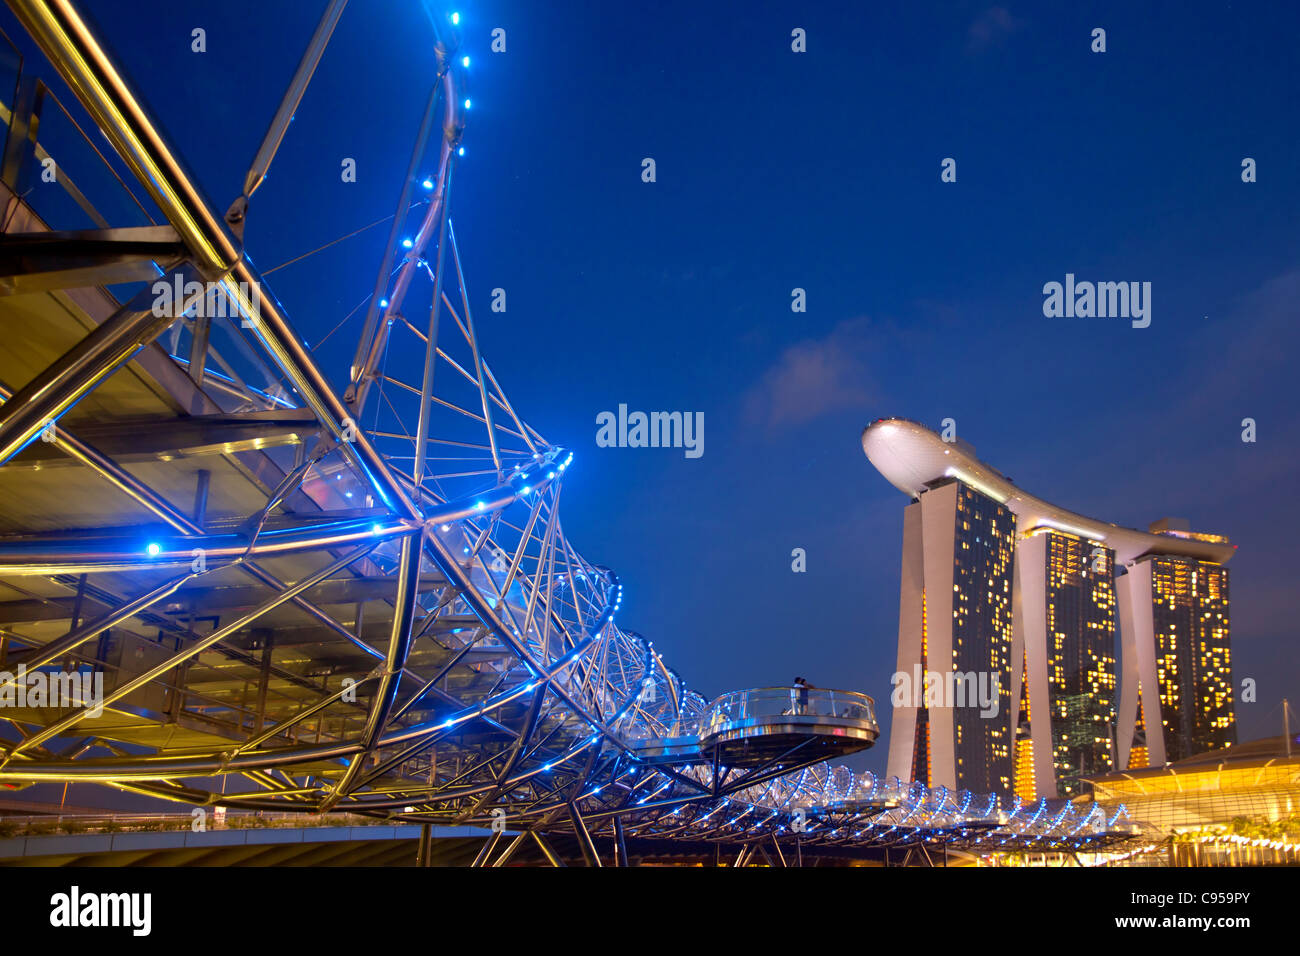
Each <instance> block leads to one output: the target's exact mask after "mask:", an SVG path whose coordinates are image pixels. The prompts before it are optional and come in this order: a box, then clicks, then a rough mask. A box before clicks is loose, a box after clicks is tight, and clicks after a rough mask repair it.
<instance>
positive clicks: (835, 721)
mask: <svg viewBox="0 0 1300 956" xmlns="http://www.w3.org/2000/svg"><path fill="white" fill-rule="evenodd" d="M879 734H880V727H879V725H878V724H877V723H876V708H875V703H874V702H873V701H872V699H871V698H870V697H868V696H867V695H866V694H859V693H857V692H854V691H843V690H821V689H818V688H809V689H808V690H806V691H800V690H799V689H797V688H792V687H759V688H754V689H751V690H738V691H732V692H731V693H728V694H723V695H722V696H721V697H719V698H717V699H716V700H714V701H713V702H712V703H711V704H709V706H708V708H707V709H706V710H705V712H704V713H703V714H702V715H701V716H700V717H699V718H697V719H694V720H690V721H678V722H677V723H676V724H675V725H674V727H673V734H672V735H671V736H668V737H656V738H648V739H646V740H642V741H638V742H635V743H633V744H632V747H633V750H634V751H635V753H636V754H637V756H639V757H640V758H641V759H642V760H643V761H645V762H647V763H656V764H664V763H685V764H691V763H714V762H716V763H717V764H718V765H720V766H724V767H739V768H751V767H761V766H767V765H771V766H773V767H779V766H781V765H782V764H783V763H784V762H786V761H787V760H789V761H791V762H794V761H798V762H799V763H805V762H807V760H808V759H809V758H810V756H814V755H815V756H816V758H817V759H819V760H826V759H831V758H834V757H842V756H844V755H846V754H851V753H855V752H856V751H859V750H865V749H867V748H868V747H870V746H871V745H872V744H874V743H875V742H876V737H877V736H879Z"/></svg>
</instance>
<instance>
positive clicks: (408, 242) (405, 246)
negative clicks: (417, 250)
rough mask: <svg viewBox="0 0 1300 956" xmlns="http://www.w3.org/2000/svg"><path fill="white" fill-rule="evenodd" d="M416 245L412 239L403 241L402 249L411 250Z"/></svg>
mask: <svg viewBox="0 0 1300 956" xmlns="http://www.w3.org/2000/svg"><path fill="white" fill-rule="evenodd" d="M414 245H415V243H413V242H412V241H411V240H410V239H403V240H402V248H403V249H410V248H411V247H412V246H414Z"/></svg>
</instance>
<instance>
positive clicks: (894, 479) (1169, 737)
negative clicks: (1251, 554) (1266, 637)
mask: <svg viewBox="0 0 1300 956" xmlns="http://www.w3.org/2000/svg"><path fill="white" fill-rule="evenodd" d="M862 447H863V451H864V452H865V453H866V455H867V457H868V459H869V460H870V461H871V462H872V464H873V465H875V467H876V468H877V469H878V470H879V471H880V472H881V474H882V475H884V477H885V478H886V479H888V480H889V481H890V483H891V484H893V485H894V486H895V487H896V488H898V489H899V490H900V491H903V492H904V493H905V494H907V495H908V497H909V498H911V503H910V504H908V505H907V506H906V507H905V508H904V512H903V558H902V577H901V585H900V591H899V626H898V666H897V671H898V673H899V674H907V675H911V674H915V673H921V674H925V673H934V674H938V675H943V677H944V678H945V679H948V680H951V682H952V683H953V684H960V683H961V681H962V680H963V679H965V680H966V681H968V682H973V681H975V680H976V679H979V680H988V681H989V683H991V684H992V685H993V686H994V687H996V688H997V689H998V697H997V703H998V706H997V707H996V708H991V707H983V708H981V706H980V705H979V703H978V702H974V701H971V700H961V699H956V700H954V699H953V698H952V696H951V695H947V696H945V695H940V694H934V695H930V694H926V695H924V696H921V697H919V698H912V699H904V700H902V701H901V702H898V701H896V706H895V708H894V713H893V722H892V727H891V731H890V742H889V757H888V769H887V773H888V774H889V775H891V776H898V777H899V778H901V779H911V780H919V781H922V782H924V783H926V784H927V785H929V786H932V787H933V786H940V785H942V786H947V787H950V788H956V789H964V790H972V791H977V792H1003V793H1012V792H1014V793H1016V794H1018V795H1020V796H1021V797H1023V798H1024V799H1026V800H1034V799H1039V798H1042V797H1049V798H1056V797H1072V796H1075V795H1076V794H1078V793H1079V792H1080V791H1081V789H1082V788H1083V787H1084V786H1085V784H1084V781H1083V778H1085V777H1092V776H1096V775H1098V774H1102V773H1107V772H1110V771H1113V770H1116V769H1127V768H1139V767H1145V766H1159V765H1162V764H1164V763H1166V762H1168V761H1171V760H1174V759H1181V758H1183V757H1185V756H1188V755H1190V754H1193V753H1200V752H1202V751H1206V750H1213V749H1221V748H1224V747H1228V746H1231V745H1232V744H1233V743H1234V742H1235V739H1236V737H1235V720H1234V711H1233V683H1232V664H1231V648H1230V624H1229V607H1228V570H1227V568H1225V567H1224V566H1223V565H1224V564H1225V563H1226V562H1227V561H1228V560H1229V559H1230V558H1231V557H1232V554H1233V551H1234V546H1233V545H1232V544H1230V543H1229V542H1228V541H1227V539H1226V538H1223V537H1221V536H1217V535H1207V534H1195V533H1193V532H1191V531H1190V530H1188V529H1187V527H1186V524H1185V523H1183V522H1179V521H1177V520H1176V519H1165V520H1164V521H1162V522H1157V523H1156V524H1154V525H1152V526H1151V528H1150V529H1149V530H1148V531H1145V532H1143V531H1137V530H1134V529H1130V528H1120V527H1118V526H1116V525H1113V524H1109V523H1106V522H1101V521H1097V520H1095V519H1092V518H1087V517H1085V516H1083V515H1079V514H1076V513H1074V512H1070V511H1067V510H1065V509H1063V508H1060V507H1058V506H1056V505H1053V504H1050V503H1048V502H1046V501H1043V500H1042V499H1039V498H1035V497H1033V496H1032V495H1029V494H1028V493H1026V492H1025V491H1023V490H1022V489H1020V488H1019V487H1017V486H1016V485H1014V484H1012V483H1011V481H1010V480H1009V479H1007V478H1006V477H1005V476H1004V475H1002V474H1001V472H999V471H997V470H996V469H995V468H993V467H992V466H990V465H988V464H986V463H984V462H982V461H980V460H979V459H978V458H977V457H976V455H975V451H974V449H973V448H971V447H970V446H969V445H968V444H966V443H965V442H962V441H960V440H958V441H952V442H947V441H944V440H943V439H942V438H941V437H940V436H939V435H938V434H936V433H935V432H933V431H931V430H930V429H928V428H926V427H925V426H923V425H920V424H918V423H916V422H911V421H908V420H906V419H898V418H889V419H881V420H879V421H876V422H874V423H872V424H871V425H870V426H869V427H868V428H867V429H866V430H864V432H863V434H862ZM1117 625H1118V636H1119V637H1120V640H1119V641H1118V660H1117ZM949 675H952V676H951V677H949Z"/></svg>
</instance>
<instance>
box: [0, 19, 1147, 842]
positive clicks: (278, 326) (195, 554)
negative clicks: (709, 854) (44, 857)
mask: <svg viewBox="0 0 1300 956" xmlns="http://www.w3.org/2000/svg"><path fill="white" fill-rule="evenodd" d="M8 5H9V8H10V10H11V12H12V14H13V18H14V20H15V21H16V22H17V23H18V24H21V27H22V29H23V30H25V31H26V33H27V34H28V35H29V37H30V39H31V41H32V42H33V43H34V44H35V45H36V47H38V48H39V50H40V51H41V53H42V54H43V56H44V58H45V60H47V61H48V63H44V62H34V61H33V62H28V61H25V60H23V59H22V57H21V55H20V54H19V52H18V49H17V47H16V45H14V44H13V43H11V42H9V40H8V37H4V38H0V39H4V40H5V42H7V43H8V44H9V47H10V48H12V52H13V58H17V59H16V62H17V63H19V64H20V66H19V67H17V68H16V69H15V70H14V76H13V79H14V81H15V82H14V83H13V84H12V85H11V86H8V87H7V89H12V90H14V91H15V93H14V95H13V96H12V97H8V96H7V94H6V98H8V99H9V100H10V101H9V102H6V103H4V104H3V109H4V114H5V116H4V118H5V122H6V125H7V140H6V148H5V153H4V166H3V180H4V183H3V190H4V193H3V195H4V199H5V229H4V236H3V244H4V245H3V248H4V254H3V256H0V263H3V264H2V265H0V303H2V304H0V316H2V317H0V325H2V327H3V333H4V341H5V343H6V344H5V347H4V348H3V349H0V387H3V389H4V391H3V394H2V395H0V397H3V399H4V403H3V405H0V463H2V466H0V672H4V673H3V674H0V682H6V681H7V682H8V684H9V687H8V688H7V689H8V690H10V691H12V690H13V689H14V687H13V685H14V684H15V683H16V682H17V681H18V680H19V678H18V677H16V676H13V675H15V674H16V672H17V670H18V669H19V668H20V667H21V668H24V669H25V670H26V672H28V673H29V674H30V673H33V672H36V671H42V670H43V671H44V672H47V673H50V674H52V675H53V674H54V673H55V672H56V671H57V672H60V673H63V674H65V675H67V674H92V673H100V674H102V675H103V692H102V696H101V697H100V698H99V700H98V704H99V706H97V707H87V706H66V705H65V706H55V705H54V704H52V703H50V702H45V703H44V705H42V706H34V705H31V704H30V703H29V705H28V706H26V707H22V706H14V705H13V704H12V703H10V704H9V706H7V707H6V708H4V709H0V785H3V786H5V787H8V788H12V789H20V788H25V787H29V786H32V785H38V784H51V783H54V784H67V783H86V782H91V783H98V784H102V785H105V786H108V787H112V788H116V789H118V790H121V791H126V792H129V793H134V794H144V795H148V796H151V797H157V798H162V799H165V800H169V801H176V802H179V803H181V804H186V805H192V806H197V807H228V808H236V809H240V810H248V811H252V810H266V811H285V812H297V813H302V814H326V813H352V814H367V815H372V816H377V817H383V818H389V819H395V820H399V821H401V822H410V823H418V824H427V825H434V824H471V825H477V826H481V827H484V828H485V834H490V835H488V836H486V839H485V840H484V846H483V849H482V851H481V852H480V853H479V857H478V860H477V861H476V862H477V863H479V864H482V865H501V864H504V863H505V862H507V861H508V860H509V859H510V858H511V856H512V854H514V853H515V852H516V850H517V848H520V847H523V846H528V847H529V848H530V852H532V853H533V854H536V853H538V852H540V853H541V854H542V855H543V856H544V857H545V858H546V859H548V860H550V861H551V862H553V863H558V862H559V860H560V854H559V853H557V851H556V849H555V843H554V841H555V839H556V838H560V839H562V840H563V841H564V844H565V845H566V846H573V845H576V847H577V848H578V852H579V853H580V855H581V857H582V858H583V859H585V861H586V862H587V863H588V864H591V865H599V864H600V863H601V856H602V851H601V850H600V849H598V848H599V847H602V846H603V847H606V848H608V847H611V846H612V847H613V855H612V857H611V856H610V854H609V852H608V850H606V851H604V856H605V859H606V860H607V861H608V860H611V859H612V861H613V862H615V863H619V864H626V863H627V862H628V850H627V841H628V840H631V839H635V840H637V841H660V842H661V843H662V844H663V845H665V846H669V847H672V846H678V845H680V846H688V845H689V846H704V847H711V848H712V851H713V852H714V853H715V854H716V855H717V857H718V858H722V854H723V853H724V852H725V854H726V857H725V859H726V861H727V862H728V863H734V864H744V863H746V862H749V861H751V860H756V859H759V858H760V857H765V858H767V859H768V860H774V859H781V860H784V859H785V854H787V853H790V852H791V850H792V849H795V850H797V853H798V854H799V855H802V854H804V853H809V852H812V853H816V852H818V851H819V850H822V849H827V850H829V849H833V850H836V851H838V852H842V853H846V854H849V855H854V854H857V855H861V856H878V855H879V854H880V852H881V851H882V850H888V849H890V848H895V849H898V850H901V851H906V852H909V853H910V852H917V853H921V854H924V853H925V852H926V848H927V847H944V848H956V849H964V850H967V851H969V852H970V853H974V854H983V853H991V852H995V851H999V850H1003V851H1005V850H1041V851H1048V850H1051V851H1071V852H1078V851H1095V850H1098V849H1105V848H1109V847H1117V846H1123V845H1132V844H1133V843H1134V841H1137V840H1139V839H1140V838H1141V837H1142V829H1141V828H1140V827H1139V826H1137V825H1135V824H1134V823H1132V822H1131V821H1129V820H1127V819H1126V815H1125V813H1124V811H1123V808H1122V807H1121V808H1119V810H1117V811H1113V812H1106V811H1104V810H1103V809H1102V808H1101V807H1100V806H1098V805H1095V804H1093V805H1086V804H1084V805H1077V804H1074V803H1070V802H1065V801H1048V800H1040V801H1037V802H1031V803H1024V804H1022V803H1021V802H1020V801H1019V800H1018V799H1014V798H1008V797H1006V796H996V795H978V794H971V793H968V792H965V791H961V792H955V791H950V790H948V789H946V788H944V787H935V788H929V787H926V786H924V785H922V784H920V783H914V782H908V781H900V780H898V779H896V778H891V779H889V780H882V779H879V778H878V777H876V776H875V775H874V774H871V773H855V772H853V771H851V770H849V769H848V768H847V767H845V766H842V765H836V764H834V763H833V761H834V760H836V759H837V758H841V757H843V756H845V755H848V754H851V753H853V752H856V751H860V750H863V749H865V748H867V747H870V746H871V745H872V743H873V742H874V741H875V739H876V737H877V735H878V727H877V723H876V716H875V710H874V704H873V702H872V700H871V699H870V698H869V697H867V696H865V695H863V694H859V693H854V692H849V691H838V690H834V691H832V690H822V689H812V690H809V691H807V692H806V694H803V695H800V694H798V693H797V692H795V691H792V690H791V689H790V688H784V687H782V688H758V689H752V690H741V691H736V692H732V693H727V694H724V695H722V696H721V697H718V698H716V699H713V700H709V699H706V698H705V697H703V696H701V695H700V694H699V693H698V692H696V691H694V690H691V689H688V687H687V684H686V681H685V680H684V679H683V678H682V677H681V676H680V675H679V674H678V673H677V672H676V671H674V670H673V669H672V667H671V666H670V665H669V664H668V663H667V662H666V661H665V659H664V657H663V655H662V653H661V651H660V650H658V649H656V647H655V645H654V643H653V642H652V641H649V640H647V639H645V638H644V637H642V636H641V635H639V634H637V633H635V632H633V631H631V630H628V629H627V628H626V627H625V626H624V625H623V622H622V621H621V620H620V618H619V609H620V604H621V600H622V594H623V588H624V586H625V584H624V582H623V581H622V580H620V578H619V577H618V575H617V574H616V573H615V572H614V571H613V570H611V569H610V568H607V567H604V566H601V565H599V564H593V563H592V562H590V561H588V560H587V559H586V558H584V557H583V555H582V554H580V553H579V552H578V550H577V549H576V547H575V545H574V544H573V543H572V542H570V541H569V539H568V538H567V537H566V536H565V533H564V529H563V524H562V519H561V510H560V502H561V497H562V492H563V487H564V479H565V476H566V473H567V472H568V471H569V470H570V469H572V468H580V467H582V462H581V460H580V459H577V460H575V458H574V456H573V454H572V453H571V452H570V451H568V450H566V449H565V448H564V447H563V446H562V445H557V444H553V443H552V442H550V441H548V440H547V439H545V438H544V437H543V436H542V434H541V433H540V432H539V431H538V430H537V429H535V428H534V427H532V426H531V425H529V424H528V423H527V422H526V420H525V419H524V417H523V415H522V414H521V411H520V410H519V409H516V408H515V406H514V405H513V404H512V403H511V401H510V398H509V397H508V395H507V393H506V391H505V389H504V388H503V386H502V383H501V382H500V381H498V379H497V377H496V375H494V374H493V370H492V367H491V365H490V364H489V362H488V361H487V358H486V357H485V356H484V355H483V354H482V353H481V351H480V349H479V344H478V342H479V340H478V335H477V332H476V329H477V327H478V326H476V322H475V316H474V315H473V310H472V308H471V298H472V297H471V295H470V294H469V291H468V289H467V282H466V275H465V270H464V268H463V263H462V259H461V253H460V249H459V247H458V245H457V241H456V231H455V228H454V224H453V219H452V217H451V215H450V204H451V194H452V185H453V175H454V173H455V170H456V166H457V160H458V159H459V157H460V155H461V153H462V148H461V138H462V134H463V132H464V129H465V123H466V115H467V114H466V110H467V107H468V103H467V100H466V95H465V93H464V86H463V84H464V78H465V72H466V71H465V65H466V60H465V58H464V56H463V55H462V53H461V52H460V50H459V37H458V28H457V25H456V24H455V23H454V22H453V19H455V18H446V19H443V18H431V19H432V21H433V22H432V29H433V31H434V33H435V36H433V37H432V39H431V42H433V43H434V44H435V49H436V62H437V69H436V75H435V76H434V77H433V78H432V80H431V83H430V89H429V93H428V99H427V104H426V106H425V109H424V112H423V115H422V121H421V125H420V128H419V129H418V131H416V133H415V147H414V149H413V151H412V155H411V159H410V163H409V167H408V171H407V175H406V177H405V180H404V182H402V183H401V184H400V188H398V189H397V190H396V191H397V192H398V197H397V203H396V210H397V213H396V214H395V215H394V216H393V217H392V222H391V224H390V233H389V236H388V242H387V245H386V249H387V252H386V253H385V255H384V256H383V257H382V261H381V262H379V263H378V264H377V265H378V268H377V270H376V278H375V281H374V284H373V288H371V289H369V290H368V291H369V294H368V295H366V297H365V298H364V300H363V302H362V304H361V305H359V306H358V308H357V309H356V310H354V313H353V314H352V315H351V316H349V318H352V319H353V320H354V321H353V323H352V325H351V327H352V328H354V329H355V328H357V327H358V326H359V328H360V333H359V335H358V338H357V347H356V351H355V358H354V360H353V363H352V366H351V368H350V370H349V371H348V375H347V378H346V381H347V384H346V387H345V388H344V389H342V390H338V389H336V388H335V387H334V386H332V385H331V384H330V381H331V380H330V377H329V375H328V374H327V371H326V370H325V369H323V368H322V367H320V365H319V364H318V361H317V359H316V358H315V357H314V356H313V354H312V352H311V351H310V350H309V348H308V347H307V345H306V343H305V341H304V340H303V338H302V337H301V336H300V335H299V334H298V333H297V332H296V331H295V330H294V328H293V327H292V326H291V325H290V321H289V318H288V314H287V311H286V309H285V307H284V306H283V305H281V303H280V302H279V301H278V300H277V299H276V298H275V296H274V295H273V294H272V292H271V291H270V286H269V285H268V284H267V282H266V281H265V280H264V278H263V276H262V275H260V274H259V273H258V271H257V270H256V269H255V268H254V266H253V264H252V260H251V259H250V258H249V256H248V254H247V253H246V252H245V250H244V248H243V235H244V226H245V223H246V222H247V221H248V220H249V219H254V220H255V219H256V216H257V203H256V202H255V200H254V194H255V192H256V190H257V189H258V187H259V186H260V184H261V183H262V181H263V180H264V179H265V177H266V174H267V171H268V169H269V168H270V166H271V163H272V161H273V159H274V158H275V155H276V152H277V149H278V147H279V144H280V142H281V140H282V138H283V137H284V136H285V135H286V131H287V129H288V123H289V120H290V119H291V118H292V116H293V114H294V111H295V110H296V109H297V107H298V105H299V102H300V101H301V99H302V97H303V95H304V93H305V92H306V91H307V89H308V86H309V83H310V80H311V78H312V76H313V74H314V72H315V70H316V67H317V64H318V62H319V61H320V59H321V56H322V55H323V53H324V52H325V50H326V47H327V45H328V41H329V39H330V36H331V34H332V32H333V30H334V27H335V25H336V24H337V23H338V21H339V18H340V15H341V14H342V13H343V7H344V3H342V2H338V0H335V2H331V3H329V4H328V5H327V8H326V11H325V14H324V16H323V17H322V19H321V22H320V25H319V26H318V28H317V30H316V32H315V34H314V35H313V36H312V37H311V39H310V41H309V43H308V46H307V50H306V52H305V53H304V55H303V57H302V60H301V62H300V64H299V66H298V69H297V72H296V73H295V75H294V78H293V81H292V83H291V84H290V86H289V88H288V90H287V91H286V93H285V94H284V99H283V101H282V102H281V103H280V105H279V108H278V110H277V111H276V112H275V114H274V116H273V118H272V119H271V121H270V125H269V128H268V130H267V133H266V136H265V138H264V140H263V143H262V148H261V149H260V150H259V152H258V153H257V155H256V157H255V159H254V161H253V164H252V166H251V168H250V170H249V173H248V176H247V179H246V180H245V183H244V186H243V192H242V193H241V194H240V195H239V196H238V197H237V198H236V199H235V201H234V202H233V203H232V204H231V206H230V207H229V209H228V211H227V212H226V213H224V214H222V213H220V212H218V211H217V209H216V207H214V206H213V205H211V204H210V203H209V202H208V201H207V200H206V199H205V198H204V196H203V194H202V192H201V191H200V189H199V187H198V186H197V185H196V182H195V180H194V179H193V178H192V177H191V176H190V175H189V174H188V173H187V172H186V170H185V167H184V166H183V164H182V160H181V159H180V158H179V155H178V154H177V153H176V152H175V151H174V150H173V149H172V148H171V147H169V146H168V145H167V143H166V142H165V140H164V137H163V135H162V133H161V132H160V130H159V128H158V126H157V124H156V123H155V121H154V120H153V119H152V118H151V117H150V115H149V114H148V113H147V111H146V110H145V108H144V106H143V105H142V104H141V101H140V99H139V97H138V96H137V94H136V93H135V91H134V90H133V89H132V88H131V86H130V85H129V84H128V82H127V81H126V80H125V79H124V77H123V74H122V73H121V71H120V70H119V68H118V66H117V65H116V64H115V63H114V61H113V59H112V57H111V56H110V54H109V53H108V52H107V51H106V49H105V47H104V45H103V44H102V42H101V41H100V39H99V37H98V36H97V34H96V32H95V30H94V29H93V27H91V26H90V25H89V24H88V23H87V21H86V20H85V19H84V18H83V16H82V15H81V14H80V13H79V12H78V10H77V8H76V7H75V6H74V5H73V4H72V3H69V2H66V0H53V2H49V3H38V2H34V0H9V2H8ZM6 28H8V26H7V27H6ZM8 52H9V51H6V53H8ZM11 59H12V58H11ZM31 59H32V58H29V60H31ZM6 62H8V60H6ZM43 70H44V71H46V74H45V75H46V76H47V77H48V71H50V70H54V71H57V73H58V74H59V76H60V77H61V78H62V80H63V82H64V83H66V85H67V87H68V88H69V89H71V90H72V92H73V95H74V96H75V99H76V101H77V102H75V103H71V102H70V103H66V104H65V103H61V102H60V101H59V100H58V98H57V97H56V95H55V91H54V90H52V89H51V88H50V87H49V86H47V85H46V81H45V80H44V79H42V71H43ZM105 142H107V144H109V146H110V147H111V149H109V148H105ZM47 159H53V160H54V161H55V162H56V164H57V168H58V170H59V176H58V188H55V187H53V186H50V187H48V188H43V189H37V188H34V184H35V183H37V181H38V180H39V178H40V175H41V172H42V170H43V169H44V168H45V167H46V166H48V164H47V163H45V160H47ZM435 170H436V171H435ZM395 185H396V184H395ZM92 186H93V187H94V189H95V190H98V191H97V192H92ZM91 195H94V196H95V197H96V199H97V201H98V204H92V202H91V199H90V198H88V197H89V196H91ZM51 196H53V197H54V198H49V197H51ZM101 196H103V197H105V198H103V199H102V200H100V199H99V197H101ZM110 207H111V208H112V212H110V211H109V210H110ZM159 283H161V285H159ZM160 289H161V290H162V291H163V292H165V293H166V295H165V296H161V297H162V299H163V301H164V306H163V307H161V308H160V307H159V304H158V303H159V301H160V295H161V293H160V291H159V290H160ZM366 292H367V290H365V289H363V290H358V298H360V297H361V296H362V295H365V293H366ZM319 324H320V325H323V326H327V325H329V324H332V323H319ZM343 325H344V322H339V325H338V326H336V328H338V327H341V326H343ZM321 331H324V329H322V330H321ZM339 378H342V376H339ZM566 506H567V507H591V504H590V503H588V502H582V501H572V500H566ZM627 586H629V587H633V586H635V584H634V583H632V582H628V583H627ZM53 679H54V678H53V677H52V678H51V680H53ZM5 690H6V688H5V687H4V686H0V694H2V693H3V692H4V691H5ZM65 704H66V702H65ZM425 829H426V832H427V831H428V829H429V827H427V826H426V828H425ZM422 849H423V844H422ZM670 852H671V851H670ZM424 858H425V859H426V860H427V858H428V855H427V853H425V854H424Z"/></svg>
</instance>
